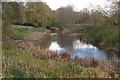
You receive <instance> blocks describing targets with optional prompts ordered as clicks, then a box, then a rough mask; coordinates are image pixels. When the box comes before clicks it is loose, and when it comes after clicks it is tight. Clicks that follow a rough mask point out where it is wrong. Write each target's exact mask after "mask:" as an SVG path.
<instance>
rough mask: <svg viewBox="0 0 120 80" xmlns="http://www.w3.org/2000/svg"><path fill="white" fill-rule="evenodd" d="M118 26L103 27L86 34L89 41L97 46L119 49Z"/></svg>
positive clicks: (97, 27)
mask: <svg viewBox="0 0 120 80" xmlns="http://www.w3.org/2000/svg"><path fill="white" fill-rule="evenodd" d="M119 31H120V29H119V28H118V26H114V25H101V26H96V27H94V28H93V29H90V30H89V31H88V32H87V33H86V37H87V39H88V40H89V41H90V42H92V43H93V44H95V45H105V46H107V47H113V48H119V47H120V46H119V45H118V44H119V41H120V40H119V37H120V36H119V33H118V32H119Z"/></svg>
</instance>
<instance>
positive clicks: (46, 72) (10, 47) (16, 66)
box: [2, 2, 120, 78]
mask: <svg viewBox="0 0 120 80" xmlns="http://www.w3.org/2000/svg"><path fill="white" fill-rule="evenodd" d="M119 6H120V2H118V3H112V5H111V6H110V11H111V12H110V13H111V14H110V15H108V12H107V11H106V10H105V8H102V7H100V6H97V7H96V8H95V9H93V10H88V9H87V8H84V9H83V10H81V11H79V12H76V11H74V9H73V7H71V6H66V7H61V8H59V9H57V10H55V11H52V10H51V9H50V8H49V6H48V5H47V4H46V3H43V2H26V3H24V2H19V3H18V2H8V3H7V2H3V3H2V9H3V10H2V15H3V16H2V22H3V32H2V39H3V47H2V49H3V56H2V58H3V60H2V66H3V70H2V71H3V73H2V74H3V75H2V77H3V78H119V77H120V75H119V73H120V72H119V71H120V65H119V64H118V63H119V60H118V61H117V60H116V59H115V61H114V67H113V66H112V68H111V66H110V64H109V63H108V62H107V61H99V60H96V59H94V58H92V59H88V61H87V59H81V58H80V59H77V60H76V59H75V60H65V59H64V56H66V54H63V55H59V56H55V55H54V57H53V58H46V57H45V56H44V55H46V54H43V53H46V52H45V50H41V52H40V51H39V50H38V48H37V47H36V46H33V45H32V47H33V48H32V49H31V48H29V47H26V48H28V49H27V50H32V51H33V50H35V51H36V52H37V51H39V52H40V53H41V54H39V56H37V55H34V54H32V53H31V52H30V51H26V50H20V49H19V48H18V44H16V43H15V40H19V39H22V37H24V36H25V35H27V34H28V33H30V32H44V31H45V29H46V28H45V27H46V26H50V27H53V26H54V27H59V28H63V30H66V29H67V30H69V31H73V32H77V33H78V34H80V35H84V36H83V37H84V38H87V40H88V41H90V42H92V43H94V44H97V45H99V44H101V43H104V44H102V45H105V46H107V47H113V48H119V47H120V46H119V45H118V44H119V42H120V39H119V33H118V31H119V26H120V23H119V21H120V20H118V16H120V15H119V12H118V9H119ZM81 33H82V34H81ZM48 53H50V52H48ZM51 53H52V52H51ZM51 55H52V54H51ZM47 56H49V55H48V54H47ZM86 62H87V63H86ZM88 62H90V63H89V64H88ZM102 62H105V63H103V64H104V65H103V64H98V63H102ZM108 65H109V66H108Z"/></svg>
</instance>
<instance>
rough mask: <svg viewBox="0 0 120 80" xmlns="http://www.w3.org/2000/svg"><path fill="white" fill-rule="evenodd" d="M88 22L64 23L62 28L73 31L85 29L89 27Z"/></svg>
mask: <svg viewBox="0 0 120 80" xmlns="http://www.w3.org/2000/svg"><path fill="white" fill-rule="evenodd" d="M91 26H92V25H90V24H66V25H62V27H63V29H67V30H70V31H73V32H76V31H79V30H86V29H87V28H89V27H91Z"/></svg>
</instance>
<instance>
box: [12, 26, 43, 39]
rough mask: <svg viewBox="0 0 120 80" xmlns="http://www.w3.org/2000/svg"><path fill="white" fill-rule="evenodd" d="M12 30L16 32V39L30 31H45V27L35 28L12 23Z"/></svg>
mask: <svg viewBox="0 0 120 80" xmlns="http://www.w3.org/2000/svg"><path fill="white" fill-rule="evenodd" d="M11 28H12V31H13V32H14V35H15V39H21V38H22V37H23V36H25V35H26V34H28V33H30V32H43V31H44V30H45V27H40V28H35V27H32V26H20V25H12V27H11Z"/></svg>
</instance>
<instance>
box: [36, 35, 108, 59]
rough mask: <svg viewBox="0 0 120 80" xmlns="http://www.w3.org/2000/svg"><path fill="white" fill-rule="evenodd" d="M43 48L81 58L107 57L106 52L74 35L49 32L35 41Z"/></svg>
mask: <svg viewBox="0 0 120 80" xmlns="http://www.w3.org/2000/svg"><path fill="white" fill-rule="evenodd" d="M37 44H38V45H41V46H42V47H43V48H49V50H51V51H55V52H57V53H58V54H60V53H62V52H66V51H67V52H68V53H70V55H71V58H72V59H74V57H75V56H79V57H81V58H85V57H95V58H97V59H107V58H108V55H107V52H105V51H103V50H100V49H99V48H97V47H96V46H94V45H92V44H87V43H85V42H82V41H81V40H80V39H79V38H78V37H76V36H67V35H63V34H60V33H59V34H57V33H50V34H49V35H48V36H47V37H46V38H45V39H44V40H42V42H37Z"/></svg>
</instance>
